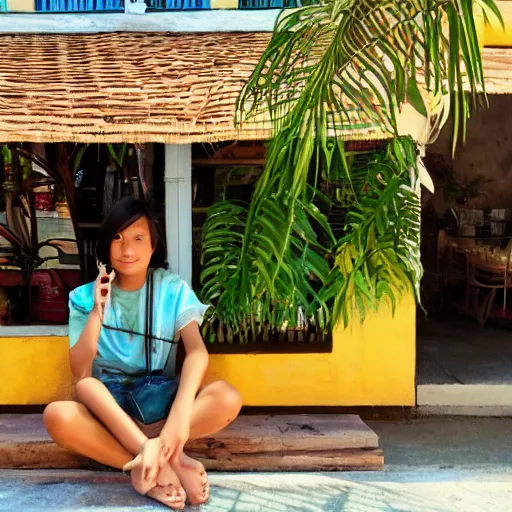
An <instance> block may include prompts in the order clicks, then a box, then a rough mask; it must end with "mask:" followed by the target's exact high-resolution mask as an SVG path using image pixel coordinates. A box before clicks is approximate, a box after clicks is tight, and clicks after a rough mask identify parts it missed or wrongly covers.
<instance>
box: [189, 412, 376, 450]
mask: <svg viewBox="0 0 512 512" xmlns="http://www.w3.org/2000/svg"><path fill="white" fill-rule="evenodd" d="M189 446H190V449H192V450H197V449H199V450H208V451H207V453H210V454H212V453H213V452H214V451H215V450H217V449H226V450H227V451H229V452H230V453H260V452H274V451H277V450H298V451H300V450H302V451H319V450H320V451H322V450H323V451H325V450H350V449H373V448H378V447H379V438H378V436H377V434H375V432H373V430H371V429H370V428H369V427H368V426H367V425H366V424H365V423H364V422H363V421H362V420H361V418H359V416H355V415H348V414H346V415H341V414H314V415H305V414H304V415H299V414H297V415H275V416H260V415H258V416H241V417H240V418H238V419H237V420H236V421H235V422H234V423H233V424H232V425H230V426H229V427H228V428H227V429H225V430H223V431H222V432H219V433H217V434H215V437H209V438H204V439H198V440H196V441H192V442H191V443H190V444H189Z"/></svg>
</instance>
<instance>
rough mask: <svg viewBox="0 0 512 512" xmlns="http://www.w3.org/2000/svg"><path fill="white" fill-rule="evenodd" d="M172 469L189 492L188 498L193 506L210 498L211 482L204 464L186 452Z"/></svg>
mask: <svg viewBox="0 0 512 512" xmlns="http://www.w3.org/2000/svg"><path fill="white" fill-rule="evenodd" d="M172 469H174V471H175V472H176V474H177V475H178V478H179V480H180V482H181V484H182V485H183V488H184V489H185V492H186V493H187V498H188V501H189V503H190V504H191V505H192V506H196V505H201V504H202V503H206V502H207V501H208V499H209V498H210V484H209V483H208V475H207V474H206V471H205V469H204V466H203V465H202V464H201V463H200V462H199V461H197V460H195V459H192V458H191V457H189V456H188V455H185V454H184V453H182V454H181V457H180V458H179V459H178V460H177V461H176V462H174V463H173V465H172Z"/></svg>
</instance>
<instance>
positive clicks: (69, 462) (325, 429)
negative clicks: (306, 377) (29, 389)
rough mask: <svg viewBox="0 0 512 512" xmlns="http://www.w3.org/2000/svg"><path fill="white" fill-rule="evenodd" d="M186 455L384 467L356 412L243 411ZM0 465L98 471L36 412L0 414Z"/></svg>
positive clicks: (259, 465) (264, 464)
mask: <svg viewBox="0 0 512 512" xmlns="http://www.w3.org/2000/svg"><path fill="white" fill-rule="evenodd" d="M186 451H187V453H189V454H190V455H191V456H192V457H195V458H197V459H199V460H201V462H203V464H204V465H205V467H206V469H208V470H213V471H286V470H293V471H329V470H338V471H341V470H375V469H381V468H382V467H383V465H384V455H383V453H382V450H380V449H379V439H378V436H377V435H376V434H375V432H373V430H371V429H370V428H369V427H368V426H367V425H366V424H365V423H364V422H363V421H362V420H361V418H359V416H355V415H339V414H336V415H327V414H315V415H247V416H241V417H239V418H238V419H237V420H236V421H235V422H234V423H233V424H232V425H230V426H229V427H228V428H226V429H225V430H223V431H222V432H219V433H218V434H216V435H215V436H211V437H207V438H203V439H198V440H195V441H191V442H190V443H188V444H187V448H186ZM0 468H2V469H8V468H11V469H12V468H20V469H21V468H23V469H26V468H30V469H98V468H101V466H100V465H99V464H97V463H95V462H93V461H91V460H90V459H87V458H86V457H83V456H81V455H78V454H75V453H73V452H70V451H68V450H65V449H63V448H61V447H59V446H57V445H56V444H55V443H54V442H53V441H52V439H51V438H50V437H49V435H48V434H47V433H46V430H45V428H44V425H43V422H42V416H41V415H40V414H9V415H7V414H4V415H0Z"/></svg>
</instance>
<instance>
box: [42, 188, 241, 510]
mask: <svg viewBox="0 0 512 512" xmlns="http://www.w3.org/2000/svg"><path fill="white" fill-rule="evenodd" d="M98 240H99V242H98V247H97V256H98V260H99V261H100V263H102V264H103V265H104V266H106V267H108V268H109V270H110V273H107V271H106V270H105V269H104V268H103V267H100V275H99V276H98V278H97V280H96V281H95V282H92V283H89V284H86V285H84V286H81V287H79V288H77V289H75V290H74V291H73V292H72V293H71V294H70V300H69V305H70V318H69V340H70V346H71V348H70V364H71V371H72V373H73V375H74V376H75V377H76V378H77V379H79V380H78V382H77V385H76V396H77V401H76V402H73V401H62V402H54V403H51V404H49V405H48V406H47V407H46V409H45V411H44V423H45V426H46V428H47V430H48V432H49V434H50V435H51V437H52V438H53V439H54V440H55V441H56V442H57V443H58V444H59V445H61V446H63V447H65V448H69V449H71V450H74V451H76V452H78V453H81V454H83V455H86V456H87V457H90V458H92V459H94V460H96V461H98V462H100V463H102V464H106V465H109V466H112V467H115V468H119V469H124V470H125V471H131V481H132V484H133V487H134V488H135V489H136V490H137V491H138V492H139V493H141V494H145V495H148V496H150V497H152V498H154V499H156V500H158V501H160V502H162V503H164V504H165V505H167V506H169V507H171V508H174V509H182V508H184V506H185V502H186V501H187V500H188V502H189V503H190V504H191V505H199V504H201V503H204V502H206V501H207V500H208V497H209V486H208V478H207V475H206V473H205V470H204V467H203V466H202V464H201V463H200V462H198V461H196V460H194V459H192V458H190V457H188V456H187V455H185V453H184V452H183V448H184V446H185V444H186V442H187V441H188V440H189V439H196V438H199V437H203V436H208V435H211V434H214V433H215V432H218V431H219V430H221V429H223V428H224V427H226V426H227V425H228V424H229V423H230V422H232V421H233V420H234V419H235V418H236V416H237V415H238V413H239V411H240V408H241V405H242V400H241V396H240V394H239V393H238V391H237V390H236V389H234V388H233V387H232V386H230V385H229V384H228V383H226V382H223V381H217V382H214V383H212V384H209V385H207V386H205V387H204V388H202V389H201V388H200V387H201V383H202V381H203V378H204V376H205V373H206V369H207V367H208V352H207V350H206V348H205V345H204V342H203V339H202V337H201V334H200V331H199V325H200V324H201V322H202V317H203V314H204V312H205V310H206V309H207V307H206V306H204V305H203V304H201V302H199V300H198V299H197V297H196V296H195V294H194V292H193V291H192V290H191V288H190V287H189V286H188V285H187V283H185V282H184V281H182V280H181V279H180V278H179V277H178V276H176V275H173V274H172V273H170V272H169V271H167V270H166V269H165V267H166V263H165V261H166V252H165V247H164V245H163V243H162V242H161V239H160V237H159V235H158V230H157V226H156V223H155V220H154V218H153V216H152V215H151V213H150V212H149V210H148V209H147V207H146V206H145V205H144V204H143V203H142V202H140V201H137V200H135V199H133V198H125V199H122V200H121V201H119V202H118V203H116V204H115V205H114V206H113V207H112V209H111V211H110V212H109V214H108V215H107V217H106V218H105V220H104V222H103V224H102V227H101V229H100V233H99V238H98ZM148 275H149V276H151V278H150V279H149V278H148ZM148 289H150V290H151V291H150V293H149V294H147V292H148ZM148 300H149V304H150V306H149V308H148ZM146 309H148V311H151V312H152V314H151V318H150V319H149V320H150V322H149V323H150V324H151V323H152V325H151V330H150V335H151V336H150V337H151V345H150V346H151V348H150V349H148V348H147V347H148V344H147V339H148V336H144V333H145V332H146V333H147V330H148V329H147V326H148V323H147V322H146V320H148V318H147V316H148V315H146ZM177 340H179V341H180V342H183V345H184V348H185V354H186V355H185V359H184V362H183V366H182V369H181V375H180V376H179V377H178V376H175V377H174V380H173V379H172V378H171V379H170V380H167V379H164V380H165V381H166V383H167V384H165V385H164V390H166V391H165V392H164V393H162V392H160V389H161V388H160V387H157V386H155V387H153V388H151V389H150V391H151V390H152V391H156V393H157V395H156V398H153V399H151V400H146V401H144V402H143V403H137V401H134V400H133V399H132V398H133V396H134V393H132V392H131V391H130V390H132V389H133V385H134V383H135V382H137V379H138V378H140V376H141V375H144V373H145V372H146V371H147V369H148V360H149V362H150V364H151V368H150V369H149V370H150V372H152V375H155V374H156V375H161V374H162V372H164V369H165V373H166V374H168V375H169V374H171V375H172V374H173V369H174V367H175V360H176V351H177V344H176V341H177ZM173 341H174V342H175V343H173ZM169 368H170V371H169ZM91 370H92V376H89V375H91ZM160 378H162V377H160ZM156 379H158V377H156ZM173 382H174V383H175V384H176V386H175V390H174V391H173V389H172V386H173ZM168 385H170V388H169V386H168ZM162 401H163V405H164V408H163V410H164V411H165V413H164V414H163V415H161V416H162V418H161V420H160V421H154V422H153V423H151V424H149V425H145V424H144V423H143V422H142V421H141V420H140V414H139V413H142V414H143V413H144V409H145V408H147V407H150V408H152V407H153V406H156V405H158V403H160V402H162ZM139 402H140V400H139ZM135 413H137V414H135ZM153 417H154V414H153ZM137 418H138V419H137Z"/></svg>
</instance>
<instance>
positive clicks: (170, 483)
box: [130, 464, 187, 510]
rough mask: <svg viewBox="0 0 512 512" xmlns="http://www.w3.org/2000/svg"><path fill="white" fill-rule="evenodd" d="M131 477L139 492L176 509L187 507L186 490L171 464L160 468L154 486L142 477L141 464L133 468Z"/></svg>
mask: <svg viewBox="0 0 512 512" xmlns="http://www.w3.org/2000/svg"><path fill="white" fill-rule="evenodd" d="M130 477H131V481H132V486H133V488H134V489H135V490H136V491H137V492H138V493H139V494H142V495H144V496H148V497H149V498H153V499H154V500H157V501H159V502H160V503H162V504H163V505H166V506H168V507H170V508H173V509H175V510H182V509H183V508H185V501H186V499H187V496H186V494H185V490H184V489H183V487H182V485H181V482H180V481H179V478H178V477H177V475H176V473H175V472H174V471H173V470H172V468H171V466H170V465H169V464H167V465H166V466H165V467H164V468H162V469H161V470H160V473H159V474H158V478H157V485H156V486H152V484H151V483H148V482H146V481H145V480H144V479H143V478H142V468H141V467H140V466H137V467H135V468H133V469H132V470H131V474H130Z"/></svg>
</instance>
